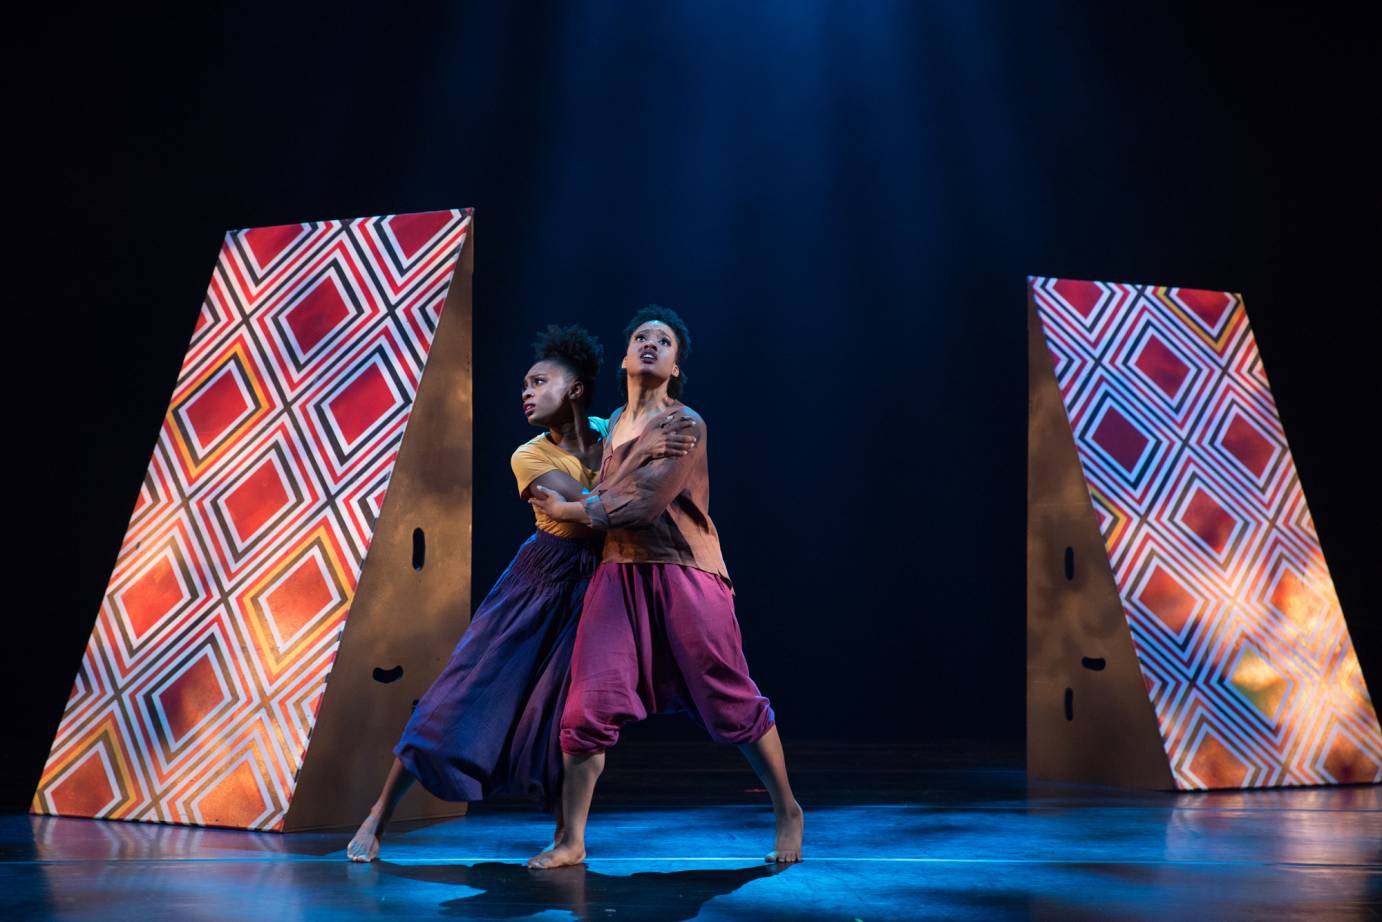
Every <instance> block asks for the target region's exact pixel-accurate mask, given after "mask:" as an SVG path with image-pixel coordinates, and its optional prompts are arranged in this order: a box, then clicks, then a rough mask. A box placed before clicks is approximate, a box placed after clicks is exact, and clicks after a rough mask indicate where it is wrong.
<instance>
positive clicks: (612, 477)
mask: <svg viewBox="0 0 1382 922" xmlns="http://www.w3.org/2000/svg"><path fill="white" fill-rule="evenodd" d="M667 409H668V410H675V411H679V412H681V413H682V414H684V415H686V416H689V417H690V418H691V419H692V420H693V421H694V423H695V424H694V425H693V426H692V427H691V429H690V430H689V434H691V435H693V436H695V438H696V445H695V447H694V448H692V449H691V450H690V451H689V452H688V453H687V454H686V455H684V456H682V457H679V458H656V459H651V460H643V458H646V454H645V453H640V456H641V457H640V458H631V457H630V455H631V454H632V452H633V450H634V447H635V445H636V444H637V443H638V442H639V440H641V439H645V438H650V437H651V436H650V435H649V430H648V429H644V430H643V431H642V432H640V433H639V434H638V436H637V437H635V438H632V439H629V440H628V441H627V442H624V443H623V444H622V445H620V446H619V447H618V448H614V447H613V445H614V438H613V434H614V427H615V425H616V424H617V423H618V421H619V416H620V415H621V414H622V413H623V409H622V408H620V409H619V410H616V411H615V412H614V415H613V416H611V417H610V418H609V431H610V437H609V438H606V439H605V454H604V458H603V459H602V461H601V463H600V481H599V483H597V484H596V485H595V490H594V492H593V493H592V494H591V495H590V496H589V497H588V498H587V499H586V501H585V502H586V510H587V511H588V512H589V514H590V521H591V524H592V525H593V526H594V527H595V528H596V529H598V530H600V531H603V532H605V533H606V534H605V550H604V556H603V558H602V559H603V560H604V562H606V563H676V564H682V565H683V566H688V567H695V568H696V569H698V570H704V571H706V572H707V573H714V574H716V575H717V576H719V577H720V578H722V579H723V580H724V581H725V582H726V583H728V582H729V571H728V570H726V569H725V561H724V558H723V557H722V556H721V555H720V536H719V535H718V534H717V533H716V531H715V523H714V522H712V521H710V470H709V466H708V464H707V461H706V427H705V420H704V419H702V418H701V416H700V414H699V413H697V412H696V411H695V410H692V409H691V408H690V407H688V406H686V405H685V404H683V403H680V402H673V403H672V405H671V406H670V407H668V408H667ZM662 412H664V413H665V412H666V411H665V410H664V411H662ZM626 462H628V463H626Z"/></svg>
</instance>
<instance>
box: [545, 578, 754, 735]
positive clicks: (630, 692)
mask: <svg viewBox="0 0 1382 922" xmlns="http://www.w3.org/2000/svg"><path fill="white" fill-rule="evenodd" d="M668 711H686V712H689V713H690V714H691V715H692V716H694V717H695V718H697V719H698V720H699V721H700V723H701V724H702V725H703V726H704V727H705V728H706V730H707V731H709V733H710V737H711V739H713V740H715V741H716V742H718V743H736V744H740V743H752V742H754V741H755V740H757V739H758V738H759V737H761V736H763V734H765V733H767V732H768V731H769V730H770V729H772V726H773V709H772V707H771V706H769V704H768V699H767V698H764V697H763V696H762V695H760V694H759V693H758V687H757V686H756V685H754V684H753V680H752V679H750V678H749V668H748V663H746V662H745V661H744V649H743V644H742V641H741V640H740V637H739V622H738V620H736V619H735V617H734V596H733V595H732V594H731V593H730V590H729V587H728V586H726V585H725V582H724V580H722V579H721V578H720V577H719V576H717V575H715V574H714V573H707V572H705V571H704V570H697V569H695V568H694V567H685V566H681V565H679V564H671V563H602V564H600V566H599V567H598V568H596V570H595V575H594V576H592V577H591V578H590V586H589V588H587V589H586V593H585V607H584V608H583V609H582V611H581V622H580V626H579V627H578V628H577V629H576V646H575V648H574V650H572V653H571V690H570V691H569V692H568V693H567V696H566V708H565V710H563V711H562V715H561V748H562V751H563V752H568V753H571V754H572V755H582V754H589V753H596V752H603V751H604V750H606V749H608V748H610V747H611V746H613V745H614V744H615V743H616V742H618V740H619V728H620V727H622V726H623V725H624V724H626V723H629V722H631V721H635V720H642V719H643V718H645V717H647V716H648V715H649V714H659V713H665V712H668Z"/></svg>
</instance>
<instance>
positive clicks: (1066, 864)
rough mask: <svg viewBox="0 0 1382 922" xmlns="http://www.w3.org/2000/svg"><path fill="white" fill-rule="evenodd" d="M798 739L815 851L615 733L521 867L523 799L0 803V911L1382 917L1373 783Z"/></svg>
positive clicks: (665, 917) (540, 829)
mask: <svg viewBox="0 0 1382 922" xmlns="http://www.w3.org/2000/svg"><path fill="white" fill-rule="evenodd" d="M965 751H966V753H967V754H966V755H956V754H955V753H956V752H957V750H939V751H938V750H927V749H924V748H911V749H898V748H895V747H861V746H851V747H837V746H800V747H794V748H789V750H788V754H789V758H790V759H791V760H792V762H793V765H792V768H793V774H794V783H795V784H796V786H797V788H798V792H797V793H798V797H799V798H800V800H801V802H802V804H803V806H804V807H805V808H806V811H807V826H806V834H807V838H806V855H807V859H806V861H805V862H804V863H803V864H800V865H795V866H791V867H786V868H781V869H774V868H772V867H769V866H765V865H764V864H763V863H762V861H761V855H762V853H763V852H764V851H765V850H766V849H767V848H769V847H770V845H771V839H772V834H771V832H772V816H771V812H770V811H769V809H768V808H767V806H766V804H765V801H764V799H763V795H762V794H761V793H759V792H757V791H756V790H755V785H756V782H755V779H754V778H753V776H752V775H751V774H750V773H749V772H748V771H747V769H745V768H743V767H742V765H741V763H739V762H737V761H736V760H737V758H738V757H737V754H735V753H734V752H733V751H732V750H731V751H725V750H719V749H715V748H713V747H710V746H709V745H708V744H707V745H700V744H658V745H651V744H650V745H642V746H632V745H631V746H630V747H629V749H628V751H624V752H621V751H619V750H616V751H615V752H614V753H612V754H611V759H610V770H609V771H608V773H607V776H606V778H605V780H604V781H602V784H601V790H600V792H599V794H598V797H597V807H596V812H595V813H594V814H593V815H592V817H591V826H590V834H589V841H588V844H589V848H590V858H589V861H588V863H587V865H586V866H585V867H580V868H569V869H564V870H560V871H548V872H538V871H528V870H527V869H526V868H525V867H524V866H523V861H524V859H526V858H527V857H528V856H529V855H531V854H533V853H534V852H535V851H537V850H538V849H539V848H540V847H541V846H542V845H543V844H545V842H546V841H547V836H548V834H549V833H550V829H551V827H550V824H549V822H548V820H547V819H546V818H545V817H544V816H542V815H541V814H539V813H536V812H534V811H532V810H530V809H528V808H527V807H525V806H523V805H520V804H516V803H512V802H510V803H498V804H484V805H477V806H475V807H473V808H472V812H471V815H470V816H468V817H464V818H460V819H453V820H447V821H443V822H437V823H432V824H430V825H414V826H413V827H412V828H407V829H404V828H400V829H397V830H395V831H394V833H393V834H392V835H390V836H389V837H387V838H386V840H385V842H384V849H383V854H382V856H381V859H382V860H381V861H380V862H378V863H377V864H374V865H352V864H350V863H348V862H347V861H345V860H344V858H343V854H344V852H343V849H344V846H345V843H346V841H347V839H348V838H349V832H348V831H344V830H341V831H334V832H313V833H298V834H293V835H273V834H257V833H244V832H234V831H227V830H216V829H187V828H180V827H171V826H155V825H144V824H134V823H106V822H98V821H91V820H73V819H50V818H39V817H30V816H24V815H10V816H3V817H0V918H4V919H36V918H61V919H101V920H107V919H139V920H153V919H232V918H262V919H274V920H277V919H288V920H291V919H323V920H324V919H341V918H352V917H379V918H437V917H455V918H465V919H541V920H559V919H592V920H617V922H654V920H655V922H673V920H682V919H733V920H744V922H755V920H769V919H802V920H845V922H849V920H856V919H858V920H863V922H874V920H883V919H906V920H912V919H924V918H951V919H1004V918H1032V917H1035V918H1051V919H1096V918H1146V919H1152V918H1176V919H1234V918H1244V919H1270V918H1297V917H1301V918H1307V917H1308V918H1311V919H1334V918H1338V919H1348V918H1357V919H1364V918H1379V917H1382V788H1379V787H1378V786H1357V787H1347V788H1333V789H1326V788H1316V789H1296V790H1282V791H1257V792H1225V793H1204V794H1195V795H1177V794H1163V793H1154V792H1132V791H1120V790H1114V789H1109V788H1095V787H1083V786H1074V785H1059V784H1048V783H1040V782H1030V783H1029V781H1028V779H1027V778H1026V776H1025V774H1024V773H1023V772H1022V770H1021V768H1020V764H1021V759H1020V755H1019V754H1014V753H1011V752H1007V753H1004V752H993V751H987V752H984V753H981V754H974V752H973V750H965Z"/></svg>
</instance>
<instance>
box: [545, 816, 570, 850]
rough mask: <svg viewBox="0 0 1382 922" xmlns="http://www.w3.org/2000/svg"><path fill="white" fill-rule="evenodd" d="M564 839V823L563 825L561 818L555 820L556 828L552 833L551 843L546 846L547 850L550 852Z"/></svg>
mask: <svg viewBox="0 0 1382 922" xmlns="http://www.w3.org/2000/svg"><path fill="white" fill-rule="evenodd" d="M565 840H566V825H565V824H564V823H563V822H562V821H561V820H557V828H556V830H555V831H554V832H553V833H552V844H551V845H549V846H547V851H549V852H550V851H551V850H552V849H554V848H556V847H557V846H558V845H560V844H561V843H562V842H563V841H565Z"/></svg>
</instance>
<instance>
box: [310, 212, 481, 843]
mask: <svg viewBox="0 0 1382 922" xmlns="http://www.w3.org/2000/svg"><path fill="white" fill-rule="evenodd" d="M474 267H475V225H474V219H473V218H472V223H471V227H470V231H469V233H468V234H467V235H466V240H465V243H464V246H463V249H462V252H461V257H460V259H459V261H458V262H457V266H456V269H455V273H454V275H453V276H452V279H451V285H450V288H449V289H448V292H447V297H446V304H445V307H444V308H443V309H442V313H441V318H440V321H439V322H438V324H437V330H436V333H435V336H434V338H433V341H432V346H431V349H430V351H429V353H428V357H427V364H426V368H425V370H424V372H423V376H422V381H421V383H420V385H419V387H418V393H417V397H416V399H415V401H414V403H413V407H412V412H411V415H410V417H409V420H408V427H407V430H406V432H405V434H404V437H403V444H402V446H401V447H400V449H399V456H398V461H397V463H396V465H395V467H394V471H393V475H392V477H391V478H390V481H389V485H388V492H387V494H386V496H385V499H384V507H383V509H382V510H381V511H380V514H379V520H378V522H377V524H376V527H375V532H374V538H373V541H372V543H371V544H370V548H369V553H368V555H367V556H366V559H365V565H364V569H363V571H362V572H361V574H360V582H359V585H358V587H357V589H356V594H355V600H354V603H353V604H352V606H351V610H350V615H349V617H348V618H347V620H346V627H345V636H344V637H343V638H342V641H341V646H340V649H339V651H338V653H337V656H336V662H335V663H334V665H333V666H332V669H331V675H330V678H329V679H328V682H327V688H326V695H325V698H324V700H323V702H322V706H321V710H320V712H319V714H318V715H317V722H316V726H315V727H314V728H313V731H312V736H311V740H310V742H309V744H308V747H307V754H306V757H305V758H304V760H303V766H302V770H301V772H300V773H299V775H298V782H297V789H296V791H295V793H294V796H293V799H292V803H291V805H290V806H289V809H288V815H287V819H286V820H285V822H284V830H285V831H294V830H301V829H313V828H321V827H330V826H350V825H353V824H355V823H358V822H359V821H360V820H361V819H362V818H363V817H364V816H365V814H366V812H367V811H368V810H369V807H370V805H371V804H372V803H373V802H374V799H375V797H376V796H377V795H378V792H379V788H380V786H381V785H382V783H383V781H384V777H385V775H386V774H387V772H388V769H389V766H390V764H391V763H392V760H393V753H392V750H393V746H394V745H395V744H396V743H397V742H398V738H399V734H400V733H401V732H402V730H403V727H404V725H405V724H406V723H407V721H408V717H409V715H410V714H411V712H412V706H413V704H414V703H415V701H416V700H417V699H418V698H419V697H421V696H422V693H423V692H424V691H426V689H427V687H428V686H429V685H431V683H432V680H433V679H435V678H436V677H437V675H438V673H440V672H441V669H442V667H443V666H444V665H445V664H446V661H447V659H448V658H449V656H450V653H451V650H452V649H453V648H454V647H455V645H456V643H457V641H458V640H459V639H460V637H461V634H462V633H464V631H465V629H466V627H467V626H468V624H469V621H470V567H471V505H472V489H471V473H472V468H471V464H472V458H471V450H472V424H473V420H474V415H473V406H472V394H473V388H472V376H471V367H472V362H471V359H472V340H471V328H472V302H471V298H472V295H471V280H472V277H473V275H474ZM416 530H420V531H421V542H422V549H423V559H422V567H421V569H415V568H414V542H415V540H416V539H415V536H414V533H415V531H416ZM396 667H401V668H402V675H401V676H399V677H398V678H396V679H394V680H393V681H387V682H382V681H379V679H377V678H376V677H375V670H376V669H380V670H383V673H382V674H381V678H389V676H390V674H391V673H392V671H393V670H395V669H396ZM465 811H466V804H464V803H452V802H447V801H443V800H439V799H437V798H435V797H433V796H431V795H430V794H428V793H427V792H426V791H424V790H422V788H421V787H420V786H417V785H415V786H414V787H413V789H412V791H411V792H410V793H409V794H408V795H407V796H406V797H405V798H404V799H403V801H402V802H401V803H400V804H399V807H398V809H397V810H396V811H395V813H394V818H395V819H397V820H407V819H420V818H426V817H444V816H459V815H462V814H464V813H465Z"/></svg>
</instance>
